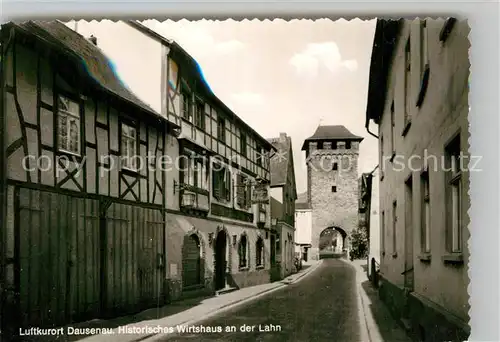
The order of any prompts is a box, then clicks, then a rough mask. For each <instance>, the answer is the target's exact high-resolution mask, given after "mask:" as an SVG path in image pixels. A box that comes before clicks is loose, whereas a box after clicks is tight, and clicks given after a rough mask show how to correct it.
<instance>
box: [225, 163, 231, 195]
mask: <svg viewBox="0 0 500 342" xmlns="http://www.w3.org/2000/svg"><path fill="white" fill-rule="evenodd" d="M225 171H226V181H225V191H226V201H230V200H231V172H229V170H228V169H226V170H225Z"/></svg>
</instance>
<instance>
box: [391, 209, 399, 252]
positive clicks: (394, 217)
mask: <svg viewBox="0 0 500 342" xmlns="http://www.w3.org/2000/svg"><path fill="white" fill-rule="evenodd" d="M397 211H398V202H397V201H393V202H392V256H393V257H394V258H395V257H397V256H398V239H397V234H396V233H397V224H398V215H397Z"/></svg>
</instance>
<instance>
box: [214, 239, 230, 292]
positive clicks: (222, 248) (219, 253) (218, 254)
mask: <svg viewBox="0 0 500 342" xmlns="http://www.w3.org/2000/svg"><path fill="white" fill-rule="evenodd" d="M227 238H228V236H227V234H226V232H225V231H224V230H221V231H219V232H218V233H217V237H216V238H215V248H214V251H215V290H216V291H217V290H221V289H223V288H224V287H225V286H226V269H227V256H226V254H227Z"/></svg>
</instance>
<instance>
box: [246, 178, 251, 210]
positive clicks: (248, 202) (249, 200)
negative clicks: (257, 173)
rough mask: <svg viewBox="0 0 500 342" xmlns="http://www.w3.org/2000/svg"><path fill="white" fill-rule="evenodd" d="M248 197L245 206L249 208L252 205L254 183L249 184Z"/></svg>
mask: <svg viewBox="0 0 500 342" xmlns="http://www.w3.org/2000/svg"><path fill="white" fill-rule="evenodd" d="M246 195H247V198H246V203H245V207H246V208H247V209H248V208H249V207H250V206H251V205H252V185H251V184H247V193H246Z"/></svg>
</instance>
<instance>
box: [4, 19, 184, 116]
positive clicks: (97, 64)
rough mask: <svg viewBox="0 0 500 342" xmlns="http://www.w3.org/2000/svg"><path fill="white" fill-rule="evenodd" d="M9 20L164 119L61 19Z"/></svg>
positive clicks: (96, 81) (116, 92)
mask: <svg viewBox="0 0 500 342" xmlns="http://www.w3.org/2000/svg"><path fill="white" fill-rule="evenodd" d="M11 24H12V25H14V26H17V27H18V28H21V29H22V30H24V31H25V32H27V33H28V34H31V35H33V36H35V37H37V38H38V39H40V40H41V41H43V42H44V43H45V44H48V45H50V46H51V47H53V48H56V49H57V50H59V51H62V52H63V54H64V55H66V56H68V57H72V58H74V59H76V60H77V61H78V62H79V65H78V66H79V67H80V69H81V70H82V71H83V74H84V75H85V76H87V77H88V79H89V80H90V81H91V83H94V84H95V85H96V86H97V87H100V88H101V89H102V90H104V91H106V92H107V93H110V94H112V95H114V96H116V97H118V98H120V99H121V100H123V101H125V102H127V103H129V104H131V105H133V106H136V107H138V108H139V109H140V110H142V111H146V112H148V113H149V114H153V115H154V116H157V117H158V118H159V119H162V120H164V121H167V119H166V118H165V117H164V116H162V115H161V114H160V113H158V112H157V111H155V110H154V109H152V108H151V107H150V106H149V105H148V104H146V103H145V102H143V101H142V100H141V99H139V98H138V97H137V96H136V95H135V94H134V93H133V92H132V91H131V90H130V89H128V87H127V86H126V85H125V84H124V83H123V82H122V81H121V80H120V78H119V77H118V75H117V74H116V72H115V71H114V70H113V67H112V64H111V61H110V59H109V58H108V57H107V56H106V55H105V54H104V53H103V52H102V50H101V49H99V47H98V46H96V45H95V44H93V43H92V42H90V41H89V40H88V39H86V38H85V37H83V36H82V35H80V34H79V33H77V32H75V31H73V30H71V29H70V28H69V27H67V26H66V25H64V24H63V23H61V22H59V21H27V22H23V23H18V24H14V23H11ZM170 123H171V122H170ZM171 125H172V126H177V125H176V124H174V123H171Z"/></svg>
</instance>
